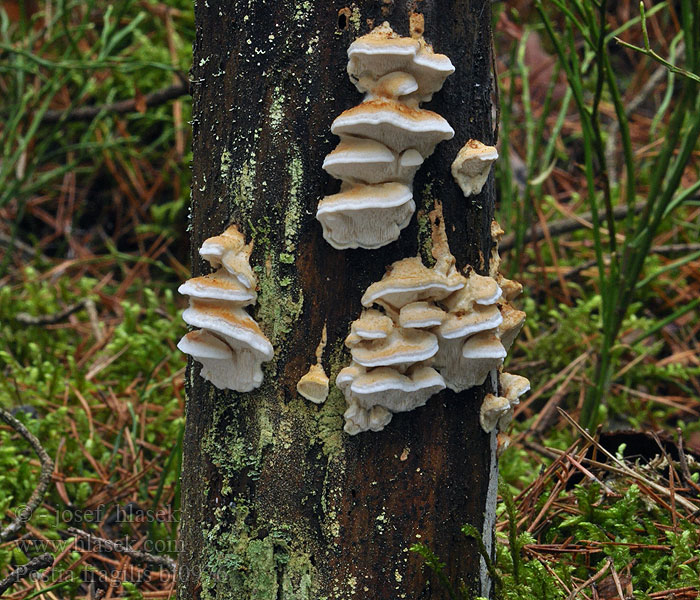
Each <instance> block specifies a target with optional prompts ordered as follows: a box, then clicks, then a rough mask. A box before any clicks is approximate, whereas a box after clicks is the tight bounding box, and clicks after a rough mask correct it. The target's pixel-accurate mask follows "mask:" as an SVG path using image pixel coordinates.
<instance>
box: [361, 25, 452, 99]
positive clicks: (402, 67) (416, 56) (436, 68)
mask: <svg viewBox="0 0 700 600" xmlns="http://www.w3.org/2000/svg"><path fill="white" fill-rule="evenodd" d="M348 58H349V61H348V74H349V75H350V79H351V81H352V82H353V83H354V84H355V86H357V89H358V90H360V91H361V92H371V90H372V86H373V83H374V81H376V80H377V79H379V78H381V77H382V76H384V75H385V74H387V73H391V72H393V71H405V72H408V73H410V74H412V75H413V76H414V77H415V78H416V81H417V83H418V90H417V95H416V100H419V101H422V102H427V101H429V100H430V98H431V97H432V95H433V94H434V93H435V92H437V91H438V90H439V89H440V88H441V87H442V84H443V83H444V81H445V79H446V78H447V77H448V76H449V75H450V74H452V73H454V70H455V69H454V66H453V65H452V62H451V61H450V59H449V58H448V57H447V56H445V55H444V54H436V53H434V52H433V49H432V48H431V47H430V46H429V45H428V44H426V43H425V42H423V41H422V40H421V41H419V40H414V39H412V38H407V37H400V36H399V35H398V34H396V33H395V32H394V31H393V29H392V28H391V27H390V26H389V24H388V23H386V22H385V23H383V24H382V25H380V26H379V27H375V28H374V29H373V30H372V31H371V32H370V33H368V34H367V35H363V36H362V37H359V38H357V39H356V40H355V41H354V42H353V43H352V44H350V47H349V48H348Z"/></svg>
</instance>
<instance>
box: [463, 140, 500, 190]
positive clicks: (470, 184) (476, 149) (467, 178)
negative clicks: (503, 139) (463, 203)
mask: <svg viewBox="0 0 700 600" xmlns="http://www.w3.org/2000/svg"><path fill="white" fill-rule="evenodd" d="M497 158H498V151H497V150H496V148H494V147H493V146H486V145H484V144H482V143H481V142H480V141H478V140H469V141H468V142H467V143H466V144H465V145H464V146H463V147H462V149H461V150H460V151H459V152H458V153H457V157H456V158H455V159H454V162H453V163H452V177H454V178H455V180H456V181H457V184H458V185H459V187H460V188H462V193H463V194H464V195H465V196H471V195H472V194H478V193H480V192H481V190H482V188H483V187H484V184H485V183H486V179H487V178H488V176H489V171H490V170H491V163H493V162H494V161H495V160H496V159H497Z"/></svg>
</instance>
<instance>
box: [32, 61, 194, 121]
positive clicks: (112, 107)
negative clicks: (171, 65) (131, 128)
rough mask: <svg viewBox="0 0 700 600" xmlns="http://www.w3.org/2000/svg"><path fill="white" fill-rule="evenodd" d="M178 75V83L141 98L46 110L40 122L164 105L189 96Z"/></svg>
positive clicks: (185, 82)
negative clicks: (68, 108) (72, 108)
mask: <svg viewBox="0 0 700 600" xmlns="http://www.w3.org/2000/svg"><path fill="white" fill-rule="evenodd" d="M178 75H179V76H180V81H179V82H178V83H176V84H173V85H171V86H168V87H166V88H163V89H161V90H156V91H155V92H151V93H150V94H146V95H145V96H143V97H141V98H130V99H129V100H120V101H119V102H113V103H111V104H98V105H96V106H84V107H82V108H76V109H74V110H71V111H65V110H47V111H46V112H45V113H44V116H43V117H42V119H41V120H42V122H44V123H57V122H58V121H92V119H94V118H95V117H96V116H97V115H99V114H100V113H102V112H104V113H107V114H109V113H112V114H124V113H128V112H133V111H135V110H138V107H140V106H146V107H150V106H159V105H160V104H165V103H166V102H168V101H169V100H174V99H176V98H180V97H182V96H187V95H189V93H190V89H189V84H188V82H187V81H186V80H185V76H184V75H183V74H181V73H178Z"/></svg>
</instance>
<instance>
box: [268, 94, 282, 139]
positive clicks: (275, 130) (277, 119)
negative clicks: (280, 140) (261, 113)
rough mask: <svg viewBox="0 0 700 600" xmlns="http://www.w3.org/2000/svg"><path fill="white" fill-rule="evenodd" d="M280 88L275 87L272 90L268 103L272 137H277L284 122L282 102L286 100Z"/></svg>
mask: <svg viewBox="0 0 700 600" xmlns="http://www.w3.org/2000/svg"><path fill="white" fill-rule="evenodd" d="M282 89H283V88H282V87H280V86H275V87H274V88H273V90H272V102H271V103H270V131H271V132H272V135H273V136H274V137H279V134H280V130H281V129H282V123H283V122H284V101H285V99H286V97H285V95H284V92H283V91H282Z"/></svg>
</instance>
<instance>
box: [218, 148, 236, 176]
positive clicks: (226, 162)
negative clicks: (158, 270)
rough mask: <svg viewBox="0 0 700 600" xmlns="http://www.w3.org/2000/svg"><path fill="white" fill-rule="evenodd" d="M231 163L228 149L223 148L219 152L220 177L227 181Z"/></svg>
mask: <svg viewBox="0 0 700 600" xmlns="http://www.w3.org/2000/svg"><path fill="white" fill-rule="evenodd" d="M232 163H233V155H232V154H231V153H230V152H229V151H228V150H224V151H223V152H222V153H221V169H220V173H221V178H222V179H223V180H224V181H228V178H229V177H230V176H231V164H232Z"/></svg>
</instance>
